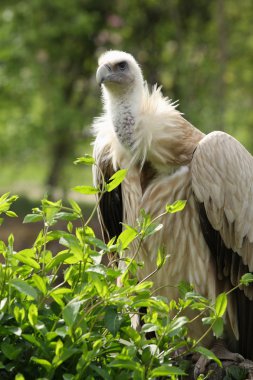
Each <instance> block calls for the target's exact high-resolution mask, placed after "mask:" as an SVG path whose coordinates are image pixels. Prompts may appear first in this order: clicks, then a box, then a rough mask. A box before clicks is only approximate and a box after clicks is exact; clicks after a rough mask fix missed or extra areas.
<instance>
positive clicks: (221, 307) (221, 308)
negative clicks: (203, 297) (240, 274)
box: [214, 293, 228, 317]
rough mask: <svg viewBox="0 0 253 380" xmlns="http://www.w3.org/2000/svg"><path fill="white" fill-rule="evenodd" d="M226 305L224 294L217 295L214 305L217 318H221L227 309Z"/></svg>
mask: <svg viewBox="0 0 253 380" xmlns="http://www.w3.org/2000/svg"><path fill="white" fill-rule="evenodd" d="M227 303H228V300H227V295H226V293H221V294H219V295H218V297H217V298H216V300H215V305H214V307H215V311H216V315H217V317H222V316H223V314H224V313H225V311H226V308H227Z"/></svg>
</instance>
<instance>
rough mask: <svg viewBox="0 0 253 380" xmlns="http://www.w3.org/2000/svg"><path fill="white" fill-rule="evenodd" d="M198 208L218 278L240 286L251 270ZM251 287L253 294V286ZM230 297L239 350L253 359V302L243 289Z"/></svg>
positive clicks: (202, 228) (200, 207) (202, 209)
mask: <svg viewBox="0 0 253 380" xmlns="http://www.w3.org/2000/svg"><path fill="white" fill-rule="evenodd" d="M197 207H198V209H199V217H200V225H201V230H202V233H203V235H204V237H205V240H206V242H207V245H208V247H209V249H210V251H211V252H212V255H213V258H214V260H215V264H216V270H217V275H218V278H219V280H221V281H222V280H223V279H228V280H229V281H230V284H231V288H232V287H233V286H236V285H237V284H238V282H239V280H240V278H241V276H242V275H243V274H245V273H248V272H249V268H248V266H247V265H244V264H243V261H242V258H241V256H239V255H238V254H237V253H236V252H234V251H233V250H232V249H228V248H227V247H226V246H225V244H224V242H223V240H222V238H221V236H220V234H219V232H218V231H216V230H214V228H213V227H212V226H211V223H210V222H209V220H208V218H207V215H206V211H205V207H204V204H203V203H197ZM250 286H251V288H252V289H251V291H252V292H253V286H252V285H250ZM230 297H235V302H236V305H237V314H238V330H239V342H238V347H237V349H238V351H239V352H240V354H241V355H243V356H244V357H246V358H250V359H253V301H252V300H250V299H249V298H248V297H247V296H246V295H245V294H244V291H243V289H237V290H236V291H235V292H234V293H232V294H231V295H230Z"/></svg>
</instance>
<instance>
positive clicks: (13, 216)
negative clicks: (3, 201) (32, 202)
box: [6, 211, 18, 218]
mask: <svg viewBox="0 0 253 380" xmlns="http://www.w3.org/2000/svg"><path fill="white" fill-rule="evenodd" d="M6 215H7V216H9V217H10V218H17V217H18V216H17V214H16V213H15V212H14V211H6Z"/></svg>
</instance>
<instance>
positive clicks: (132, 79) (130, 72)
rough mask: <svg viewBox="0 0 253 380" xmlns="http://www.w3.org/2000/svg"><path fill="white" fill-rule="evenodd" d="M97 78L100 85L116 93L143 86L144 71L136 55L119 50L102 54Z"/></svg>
mask: <svg viewBox="0 0 253 380" xmlns="http://www.w3.org/2000/svg"><path fill="white" fill-rule="evenodd" d="M96 79H97V82H98V84H99V85H102V86H103V87H104V88H105V89H106V90H107V91H109V92H110V93H114V94H116V93H119V94H122V92H127V91H128V90H129V89H133V88H138V87H142V86H143V77H142V72H141V69H140V67H139V65H138V63H137V62H136V60H135V59H134V57H133V56H132V55H131V54H128V53H125V52H123V51H117V50H110V51H107V52H106V53H104V54H103V55H101V57H100V58H99V60H98V69H97V75H96Z"/></svg>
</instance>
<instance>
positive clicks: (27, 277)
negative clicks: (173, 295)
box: [0, 157, 252, 380]
mask: <svg viewBox="0 0 253 380" xmlns="http://www.w3.org/2000/svg"><path fill="white" fill-rule="evenodd" d="M78 162H81V163H84V164H88V165H90V164H93V161H92V158H90V157H84V158H82V159H79V160H78ZM124 175H125V172H124V171H120V172H118V174H116V175H114V177H113V178H112V179H111V180H109V181H108V183H104V188H103V189H102V190H101V189H100V190H98V189H96V188H92V187H89V186H78V187H77V188H76V190H77V191H79V192H82V193H96V192H99V191H100V192H101V191H102V192H105V191H112V190H113V189H114V188H115V187H116V186H117V185H119V183H120V182H121V181H122V180H123V179H124ZM16 198H17V197H15V196H10V195H9V194H5V195H3V196H2V197H1V198H0V213H2V214H7V216H9V217H15V213H14V212H12V211H10V207H11V204H12V203H13V202H14V201H15V200H16ZM184 204H185V202H184V201H178V202H176V203H175V204H173V205H167V206H166V210H165V212H167V213H174V212H178V211H181V210H182V209H183V208H184ZM95 210H96V206H95V208H94V210H93V212H92V215H93V214H94V212H95ZM92 215H91V216H92ZM89 220H90V218H89V219H88V220H87V221H85V220H84V218H83V215H82V212H81V208H80V207H79V206H78V204H77V203H76V202H75V201H73V200H71V201H69V205H68V206H67V207H66V206H64V205H63V204H62V202H61V201H58V202H51V201H49V200H47V199H43V200H42V201H41V205H40V207H38V208H35V209H33V212H32V213H31V214H29V215H27V216H26V217H25V219H24V222H25V223H33V222H42V229H41V231H40V233H39V234H38V236H37V237H36V238H35V241H34V244H33V246H32V247H28V248H27V249H24V250H22V251H19V252H15V251H14V249H13V246H14V237H13V235H10V236H9V239H8V244H5V243H4V242H3V241H0V255H1V260H0V262H1V264H0V378H1V379H15V380H23V379H26V380H32V379H57V380H60V379H63V380H78V379H80V380H81V379H87V380H88V379H105V380H110V379H116V378H118V377H121V378H122V379H136V380H137V379H138V380H139V379H155V378H158V377H159V378H161V377H167V376H168V377H170V378H172V379H177V378H179V377H181V376H185V375H186V374H187V372H188V371H189V366H190V364H191V362H190V361H187V360H186V359H185V358H187V355H188V354H190V353H194V352H199V353H202V354H204V355H206V356H207V357H209V358H212V359H213V360H215V361H216V362H217V363H218V364H219V365H220V362H219V360H218V359H217V358H216V357H215V356H214V355H213V354H212V353H211V352H210V351H208V350H207V349H205V348H204V347H202V346H201V340H202V339H199V341H197V342H196V341H194V340H192V339H191V338H190V337H189V336H188V326H189V324H190V323H191V322H192V321H191V320H189V319H188V318H187V317H185V316H184V312H185V310H186V309H187V308H190V309H192V310H194V311H195V312H196V318H202V319H203V322H204V323H205V324H206V326H207V329H206V331H207V332H209V331H210V330H213V332H214V333H215V335H217V336H219V335H221V334H222V330H223V319H222V316H223V314H224V312H225V310H226V304H227V295H226V294H225V293H222V294H221V295H220V296H219V297H217V299H216V302H215V303H211V302H209V301H208V300H206V299H205V298H203V297H202V296H200V295H198V294H196V293H195V292H194V291H193V289H192V288H191V286H189V285H188V284H184V283H181V284H179V285H178V286H179V291H180V294H181V298H180V299H179V300H178V301H177V302H176V301H174V300H167V299H164V298H162V297H158V296H155V295H154V290H155V289H154V288H153V284H152V281H151V280H152V274H150V276H148V277H147V278H146V279H144V280H143V281H141V282H139V283H138V281H137V276H136V272H137V270H138V268H139V266H142V265H143V264H142V263H140V262H138V261H137V259H138V249H139V248H137V251H136V252H135V255H134V257H133V258H132V259H125V266H124V269H120V268H119V267H118V265H117V263H118V259H117V258H118V257H119V256H120V255H121V253H122V251H125V250H127V249H128V247H129V245H130V244H131V242H132V241H133V240H134V239H136V240H137V241H138V244H137V245H138V247H140V246H141V243H142V241H143V240H144V239H146V238H147V237H148V236H150V235H152V234H155V233H156V232H157V231H158V230H159V229H160V228H162V226H161V225H160V224H159V223H158V221H159V217H157V218H156V219H154V220H151V218H150V217H149V216H148V215H146V214H145V213H144V212H142V213H141V216H140V218H139V220H138V223H137V226H136V227H131V226H125V229H124V231H123V232H122V234H121V235H120V237H119V238H118V240H117V241H115V240H112V241H110V242H109V243H108V244H105V243H104V242H103V241H101V240H100V239H98V238H97V237H96V236H95V234H94V232H93V230H92V229H91V228H90V227H89ZM58 221H65V222H66V229H65V230H58V229H57V222H58ZM52 241H58V242H59V247H60V248H59V251H58V252H57V253H56V254H53V253H52V252H51V250H50V243H51V242H52ZM105 256H106V257H107V256H108V257H109V258H110V259H109V263H107V264H105V262H106V261H105V260H104V257H105ZM166 259H167V258H166V257H165V255H164V252H163V250H162V249H160V250H159V251H158V253H157V262H156V264H157V269H156V270H157V271H158V270H159V269H160V268H161V266H162V265H163V264H164V262H165V261H166ZM118 277H121V285H120V286H118V285H117V281H116V279H117V278H118ZM242 281H244V283H247V282H249V281H252V278H251V277H250V275H248V277H247V275H246V277H245V276H244V279H243V280H242ZM144 309H145V313H142V312H141V311H142V310H144ZM135 314H136V315H137V316H139V317H140V318H141V319H142V326H141V328H140V330H139V331H136V330H135V329H133V328H132V327H131V316H133V315H135ZM148 333H152V337H151V338H150V337H149V338H148V337H147V336H148V335H150V334H148Z"/></svg>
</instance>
